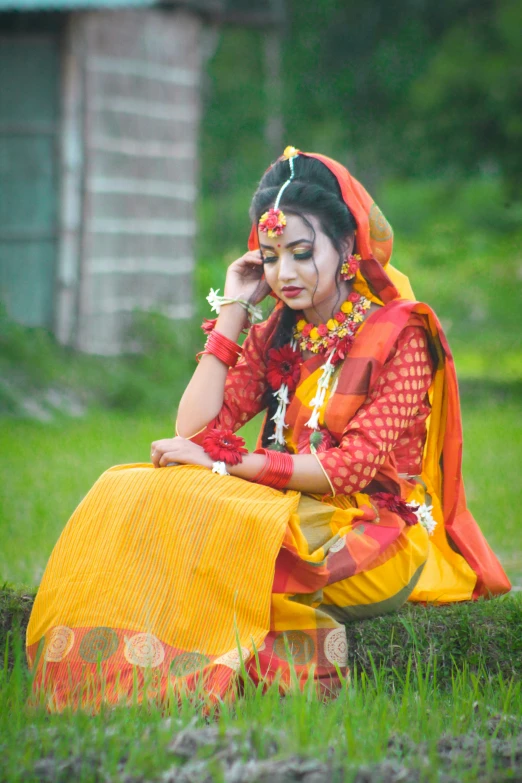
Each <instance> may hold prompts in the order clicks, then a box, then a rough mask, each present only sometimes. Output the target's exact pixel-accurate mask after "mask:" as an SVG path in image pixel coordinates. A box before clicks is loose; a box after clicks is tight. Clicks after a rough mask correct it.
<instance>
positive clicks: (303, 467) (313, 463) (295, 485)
mask: <svg viewBox="0 0 522 783" xmlns="http://www.w3.org/2000/svg"><path fill="white" fill-rule="evenodd" d="M265 461H266V457H265V456H264V454H248V455H246V456H245V457H243V461H242V462H240V464H239V465H234V466H228V472H229V473H230V474H231V475H232V476H237V477H238V478H243V479H247V480H248V481H252V479H253V478H255V476H256V475H257V474H258V473H259V472H260V471H261V469H262V467H263V465H264V464H265ZM292 461H293V463H294V470H293V473H292V478H291V479H290V481H289V483H288V484H287V486H286V489H295V490H297V491H298V492H307V493H309V494H312V495H330V494H331V493H332V489H331V486H330V483H329V481H328V479H327V478H326V476H325V474H324V472H323V469H322V468H321V466H320V464H319V462H318V461H317V459H316V458H315V457H314V455H313V454H295V455H292Z"/></svg>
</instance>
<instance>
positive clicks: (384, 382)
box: [192, 323, 433, 495]
mask: <svg viewBox="0 0 522 783" xmlns="http://www.w3.org/2000/svg"><path fill="white" fill-rule="evenodd" d="M267 331H268V328H267V324H266V323H263V324H259V325H257V326H254V327H252V328H251V330H250V333H249V335H248V337H247V339H246V340H245V343H244V345H243V354H242V356H241V359H240V360H239V362H238V363H237V365H236V366H235V367H233V368H231V369H230V370H229V372H228V375H227V381H226V384H225V396H224V400H223V406H222V408H221V411H220V412H219V414H218V415H217V416H216V418H215V419H214V420H213V421H211V422H209V424H208V425H207V427H206V428H205V430H203V431H202V432H201V433H198V434H197V435H195V436H194V437H193V438H192V440H194V441H195V442H197V443H200V442H201V440H202V439H203V437H204V435H205V432H207V431H208V430H209V429H212V428H213V427H219V428H226V429H231V430H233V431H235V430H238V429H239V428H240V427H242V426H243V424H245V423H246V422H247V421H250V419H252V418H253V417H254V416H255V415H256V414H258V413H260V412H261V411H262V410H263V400H264V398H265V394H266V391H267V388H268V385H267V382H266V363H265V346H266V342H267V337H268V335H267ZM432 372H433V367H432V362H431V358H430V355H429V352H428V349H427V342H426V336H425V333H424V330H423V329H422V328H421V327H419V326H408V327H406V328H405V329H403V331H402V332H401V334H400V336H399V339H398V340H397V344H396V346H395V349H394V351H392V354H391V356H390V359H389V360H388V362H387V363H386V364H385V366H384V368H383V371H382V373H381V375H380V376H379V378H378V380H377V382H376V384H375V387H374V389H373V391H372V393H371V394H370V396H369V397H368V399H367V400H366V401H365V402H364V403H363V405H361V407H360V408H359V410H358V412H357V414H356V415H355V416H354V417H353V419H352V420H351V422H350V424H349V426H348V427H347V428H346V430H345V432H344V434H343V438H342V440H341V443H340V444H339V446H337V447H336V448H333V449H328V450H327V451H325V452H323V453H321V454H318V455H317V457H318V459H319V460H320V462H321V465H322V467H323V470H324V471H325V473H326V475H327V476H328V478H329V480H330V482H331V485H332V487H333V489H334V490H335V494H343V495H349V494H351V493H353V492H357V491H361V490H363V489H364V488H365V487H366V486H367V485H368V484H369V483H370V482H371V481H372V480H373V478H374V477H375V475H376V474H377V473H378V470H379V468H380V466H381V465H383V464H384V462H385V460H386V456H387V455H388V454H389V453H390V452H392V451H393V455H394V457H395V459H396V462H397V470H398V472H399V473H407V474H409V475H412V476H414V475H417V474H418V473H419V472H420V469H421V462H422V451H423V448H424V441H425V438H426V419H427V417H428V415H429V412H430V407H429V403H428V398H427V391H428V389H429V386H430V383H431V378H432Z"/></svg>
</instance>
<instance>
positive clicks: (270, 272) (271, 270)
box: [263, 264, 277, 287]
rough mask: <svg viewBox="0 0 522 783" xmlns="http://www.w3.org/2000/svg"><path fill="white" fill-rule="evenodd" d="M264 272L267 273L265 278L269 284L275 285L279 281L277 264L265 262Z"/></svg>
mask: <svg viewBox="0 0 522 783" xmlns="http://www.w3.org/2000/svg"><path fill="white" fill-rule="evenodd" d="M263 272H264V275H265V280H266V282H267V283H268V285H269V286H272V287H273V286H274V285H275V283H276V282H277V270H276V265H275V264H264V266H263Z"/></svg>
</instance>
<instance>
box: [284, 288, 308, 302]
mask: <svg viewBox="0 0 522 783" xmlns="http://www.w3.org/2000/svg"><path fill="white" fill-rule="evenodd" d="M281 290H282V291H283V293H284V295H285V296H286V297H287V298H288V299H294V298H295V297H296V296H299V294H300V293H301V291H303V290H304V289H303V288H297V287H296V286H295V285H289V286H286V285H285V286H284V287H283V288H282V289H281Z"/></svg>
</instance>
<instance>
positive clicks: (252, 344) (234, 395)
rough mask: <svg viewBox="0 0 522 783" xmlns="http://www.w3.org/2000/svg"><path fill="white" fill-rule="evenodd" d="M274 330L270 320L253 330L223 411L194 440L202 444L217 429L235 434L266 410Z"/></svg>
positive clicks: (230, 374)
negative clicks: (269, 348)
mask: <svg viewBox="0 0 522 783" xmlns="http://www.w3.org/2000/svg"><path fill="white" fill-rule="evenodd" d="M270 329H271V324H270V319H269V321H264V322H263V323H261V324H256V325H255V326H252V327H251V328H250V331H249V333H248V335H247V337H246V339H245V342H244V343H243V350H242V354H241V357H240V359H239V361H238V363H237V364H236V366H235V367H231V368H230V370H229V371H228V374H227V379H226V381H225V394H224V398H223V405H222V407H221V410H220V411H219V413H218V415H217V416H216V417H215V419H212V421H210V422H209V423H208V424H207V426H206V427H204V428H203V429H202V430H200V432H197V433H196V434H195V435H192V437H191V438H190V440H192V441H194V442H195V443H201V441H202V440H203V438H204V437H205V433H206V432H207V430H209V429H212V428H213V427H219V428H222V429H230V430H233V431H234V432H235V431H236V430H238V429H239V428H240V427H242V426H243V425H244V424H246V422H247V421H250V419H252V418H253V417H254V416H256V415H257V414H258V413H260V412H261V411H262V410H263V409H264V408H265V407H266V406H265V405H264V399H265V394H266V390H267V382H266V364H265V353H266V348H265V343H266V339H267V332H269V331H270Z"/></svg>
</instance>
